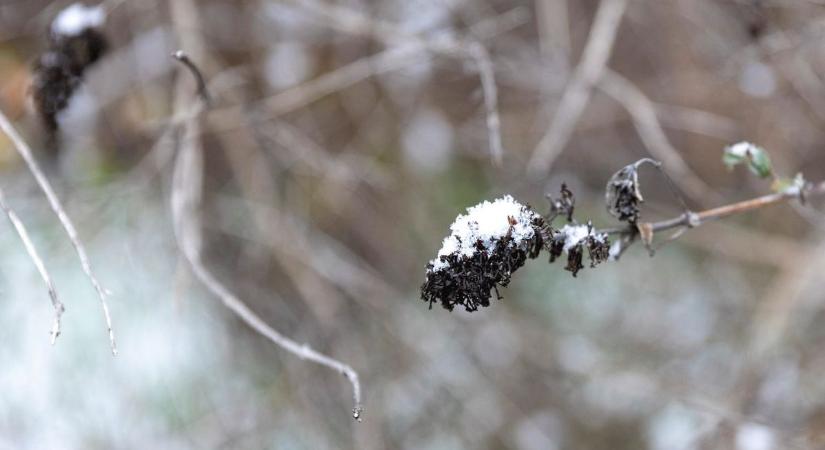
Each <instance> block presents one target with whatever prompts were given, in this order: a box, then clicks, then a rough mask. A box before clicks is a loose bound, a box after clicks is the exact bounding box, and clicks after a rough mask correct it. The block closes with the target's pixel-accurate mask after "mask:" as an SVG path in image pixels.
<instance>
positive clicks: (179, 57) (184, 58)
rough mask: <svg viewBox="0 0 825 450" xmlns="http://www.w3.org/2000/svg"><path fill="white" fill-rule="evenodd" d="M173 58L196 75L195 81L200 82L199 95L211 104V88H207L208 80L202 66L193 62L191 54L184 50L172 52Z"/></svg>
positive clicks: (206, 102) (207, 103)
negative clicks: (205, 79) (201, 68)
mask: <svg viewBox="0 0 825 450" xmlns="http://www.w3.org/2000/svg"><path fill="white" fill-rule="evenodd" d="M172 58H174V59H175V61H178V62H179V63H181V64H183V65H184V66H186V68H187V69H189V72H191V73H192V76H193V77H195V82H196V83H197V84H198V96H199V97H200V98H201V100H203V102H204V103H205V104H206V105H209V103H210V97H209V90H208V89H207V88H206V81H204V78H203V73H201V70H200V68H199V67H198V66H197V65H196V64H195V63H193V62H192V60H191V59H190V58H189V55H187V54H186V53H184V52H183V50H178V51H176V52H175V53H172Z"/></svg>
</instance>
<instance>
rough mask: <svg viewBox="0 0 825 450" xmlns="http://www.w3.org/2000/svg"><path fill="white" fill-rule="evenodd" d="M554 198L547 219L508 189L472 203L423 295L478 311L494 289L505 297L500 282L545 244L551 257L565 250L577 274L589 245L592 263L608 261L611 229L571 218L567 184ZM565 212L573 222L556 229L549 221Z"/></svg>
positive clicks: (433, 263) (458, 220) (458, 221)
mask: <svg viewBox="0 0 825 450" xmlns="http://www.w3.org/2000/svg"><path fill="white" fill-rule="evenodd" d="M550 204H551V213H550V215H549V216H548V219H545V218H544V217H542V216H541V215H539V214H538V213H537V212H535V211H533V210H532V209H531V208H530V207H529V206H525V205H522V204H521V203H519V202H517V201H515V200H514V199H513V197H511V196H509V195H507V196H504V197H502V198H500V199H498V200H495V201H493V202H489V201H485V202H483V203H480V204H478V205H476V206H473V207H471V208H468V209H467V213H466V214H462V215H459V216H458V217H457V218H456V220H455V222H453V224H452V226H451V227H450V229H451V234H450V235H449V236H448V237H447V238H446V239H444V242H443V244H442V247H441V250H440V251H439V252H438V256H437V257H436V258H435V259H433V260H432V261H430V263H429V264H428V265H427V273H426V280H425V282H424V284H423V285H422V286H421V298H422V299H423V300H424V301H427V302H429V304H430V306H431V307H432V304H433V302H440V303H441V305H442V306H443V307H444V308H446V309H448V310H450V311H452V310H453V308H454V307H455V306H456V305H463V306H464V308H465V309H466V310H467V311H475V310H477V309H478V308H479V306H489V305H490V297H491V291H495V293H496V297H497V298H499V299H500V298H501V296H500V295H499V292H498V287H499V286H502V287H503V286H507V285H508V284H509V282H510V277H511V276H512V274H513V272H515V271H516V270H518V269H519V268H520V267H522V266H523V265H524V263H525V262H526V261H527V259H528V258H529V259H534V258H536V257H537V256H538V255H539V254H540V253H541V251H542V250H547V251H548V252H549V253H550V262H553V261H555V260H556V259H557V258H558V257H560V256H561V255H562V254H563V253H566V254H567V267H566V269H567V270H569V271H570V272H572V273H573V276H575V275H576V274H577V273H578V271H579V270H580V269H582V268H583V267H584V266H583V264H582V259H583V256H584V252H585V250H586V251H587V253H588V255H589V257H590V265H591V267H594V266H595V265H596V264H598V263H600V262H602V261H605V260H606V259H607V257H608V251H609V248H610V243H609V242H608V240H607V235H605V234H600V233H597V232H595V231H594V230H593V227H592V225H590V224H587V225H576V224H574V223H572V215H573V207H574V198H573V194H572V193H571V192H570V191H569V190H568V189H567V187H566V186H562V195H561V198H560V199H558V200H555V199H553V198H550ZM560 215H563V216H566V217H567V218H568V221H569V222H571V223H570V224H567V225H565V226H564V227H563V228H561V229H560V230H555V229H553V228H551V227H550V225H549V222H550V221H552V219H553V218H554V217H556V216H560Z"/></svg>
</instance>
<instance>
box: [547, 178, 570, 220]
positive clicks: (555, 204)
mask: <svg viewBox="0 0 825 450" xmlns="http://www.w3.org/2000/svg"><path fill="white" fill-rule="evenodd" d="M560 191H561V195H560V196H559V198H554V197H552V196H551V195H549V194H548V195H546V197H547V201H549V202H550V213H549V214H548V215H547V221H548V222H552V221H553V220H554V219H555V218H556V217H559V216H564V217H566V218H567V221H568V222H572V221H573V210H574V209H575V208H576V197H574V196H573V193H572V192H570V189H567V185H566V184H564V183H562V185H561V189H560Z"/></svg>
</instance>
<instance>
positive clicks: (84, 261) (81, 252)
mask: <svg viewBox="0 0 825 450" xmlns="http://www.w3.org/2000/svg"><path fill="white" fill-rule="evenodd" d="M0 128H2V129H3V132H4V133H6V135H7V136H8V137H9V138H10V139H11V141H12V142H13V143H14V147H15V148H16V149H17V151H18V152H19V153H20V156H22V157H23V160H25V161H26V165H27V166H28V168H29V171H30V172H31V173H32V175H33V176H34V179H35V180H37V184H38V185H39V186H40V190H42V191H43V194H45V195H46V198H47V199H48V200H49V205H50V206H51V208H52V211H53V212H54V213H55V215H57V219H58V220H59V221H60V224H61V225H62V226H63V229H64V230H65V231H66V235H67V236H68V237H69V240H70V241H71V243H72V246H74V249H75V252H77V259H78V260H79V261H80V266H81V267H82V268H83V272H84V273H85V274H86V277H87V278H88V279H89V281H91V283H92V286H94V288H95V291H97V295H98V297H99V298H100V305H101V307H102V309H103V317H104V318H105V319H106V328H107V329H108V331H109V344H110V346H111V349H112V355H117V344H116V343H115V334H114V331H112V319H111V317H110V316H109V305H108V304H107V302H106V295H107V294H106V290H105V289H103V287H102V286H101V285H100V282H98V281H97V277H96V276H95V275H94V272H93V271H92V266H91V264H90V263H89V257H88V256H87V255H86V249H85V248H84V247H83V244H82V243H81V242H80V238H79V237H78V236H77V230H76V229H75V227H74V224H73V223H72V221H71V219H69V215H68V214H66V210H65V209H64V208H63V205H62V204H61V203H60V200H59V199H58V198H57V194H55V192H54V189H52V185H51V183H49V180H48V178H46V175H44V174H43V171H42V170H41V169H40V165H39V164H38V163H37V160H36V159H35V158H34V154H33V152H32V150H31V148H30V147H29V144H27V143H26V141H24V140H23V137H22V136H20V134H19V133H18V132H17V130H16V129H15V128H14V126H12V124H11V122H10V121H9V119H8V117H6V115H5V114H4V113H3V111H2V110H0Z"/></svg>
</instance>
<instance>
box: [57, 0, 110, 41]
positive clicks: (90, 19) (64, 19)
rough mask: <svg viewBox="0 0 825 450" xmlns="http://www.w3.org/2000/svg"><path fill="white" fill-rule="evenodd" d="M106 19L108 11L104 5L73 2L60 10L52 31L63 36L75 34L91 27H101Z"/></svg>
mask: <svg viewBox="0 0 825 450" xmlns="http://www.w3.org/2000/svg"><path fill="white" fill-rule="evenodd" d="M105 21H106V11H104V10H103V7H102V6H100V5H98V6H85V5H83V4H82V3H73V4H72V5H71V6H69V7H68V8H66V9H64V10H63V11H60V14H58V15H57V17H55V19H54V21H53V22H52V33H54V34H57V35H62V36H75V35H78V34H80V33H82V32H83V31H85V30H87V29H89V28H99V27H101V26H103V23H104V22H105Z"/></svg>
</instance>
